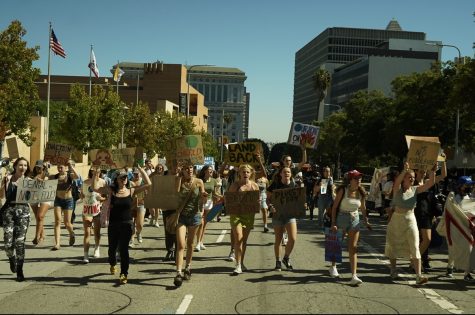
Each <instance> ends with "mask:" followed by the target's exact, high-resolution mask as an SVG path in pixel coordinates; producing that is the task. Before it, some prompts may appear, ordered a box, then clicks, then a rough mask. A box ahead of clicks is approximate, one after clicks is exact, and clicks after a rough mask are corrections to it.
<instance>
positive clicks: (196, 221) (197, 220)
mask: <svg viewBox="0 0 475 315" xmlns="http://www.w3.org/2000/svg"><path fill="white" fill-rule="evenodd" d="M201 218H202V217H201V213H196V214H194V215H192V216H186V215H180V217H179V218H178V225H180V224H182V225H184V226H186V227H189V226H198V225H200V224H201Z"/></svg>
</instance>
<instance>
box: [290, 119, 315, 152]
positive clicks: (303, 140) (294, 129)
mask: <svg viewBox="0 0 475 315" xmlns="http://www.w3.org/2000/svg"><path fill="white" fill-rule="evenodd" d="M319 131H320V127H317V126H313V125H306V124H302V123H298V122H293V123H292V126H291V128H290V133H289V139H288V141H287V143H288V144H292V145H297V146H301V145H302V144H305V147H306V148H308V149H316V148H317V142H318V133H319Z"/></svg>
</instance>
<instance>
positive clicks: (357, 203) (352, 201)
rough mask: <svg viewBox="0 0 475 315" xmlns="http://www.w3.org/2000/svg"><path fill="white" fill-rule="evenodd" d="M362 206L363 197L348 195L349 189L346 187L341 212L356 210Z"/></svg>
mask: <svg viewBox="0 0 475 315" xmlns="http://www.w3.org/2000/svg"><path fill="white" fill-rule="evenodd" d="M360 207H361V199H360V198H350V197H348V191H347V190H346V189H345V191H344V192H343V199H341V203H340V212H341V213H350V212H355V211H358V209H359V208H360Z"/></svg>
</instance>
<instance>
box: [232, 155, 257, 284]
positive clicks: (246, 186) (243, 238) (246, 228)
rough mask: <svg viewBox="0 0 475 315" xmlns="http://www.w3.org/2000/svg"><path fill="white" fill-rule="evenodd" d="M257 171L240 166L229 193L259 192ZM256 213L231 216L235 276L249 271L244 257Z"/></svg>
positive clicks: (247, 166) (246, 165)
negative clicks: (256, 178)
mask: <svg viewBox="0 0 475 315" xmlns="http://www.w3.org/2000/svg"><path fill="white" fill-rule="evenodd" d="M254 180H255V171H254V169H253V168H252V166H250V165H248V164H243V165H241V166H239V169H238V177H237V180H236V181H235V182H234V183H233V184H232V185H231V186H230V187H229V189H228V192H238V191H243V192H244V191H258V190H259V186H258V185H257V183H256V182H255V181H254ZM254 217H255V213H252V212H251V213H246V214H240V215H233V214H232V215H231V216H230V219H229V221H230V223H231V233H232V234H233V242H234V244H233V245H234V255H235V259H236V268H235V269H234V271H233V274H234V275H239V274H241V273H242V272H243V271H246V270H247V269H246V268H245V267H244V255H245V253H246V248H247V239H248V238H249V234H250V233H251V230H252V229H253V228H254Z"/></svg>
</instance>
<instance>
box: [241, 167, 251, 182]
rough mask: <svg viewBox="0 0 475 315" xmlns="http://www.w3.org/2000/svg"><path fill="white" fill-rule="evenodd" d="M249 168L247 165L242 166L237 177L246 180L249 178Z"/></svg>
mask: <svg viewBox="0 0 475 315" xmlns="http://www.w3.org/2000/svg"><path fill="white" fill-rule="evenodd" d="M251 173H252V172H251V170H250V169H249V168H247V167H244V168H242V169H240V170H239V177H241V179H243V180H247V179H250V178H251Z"/></svg>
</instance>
